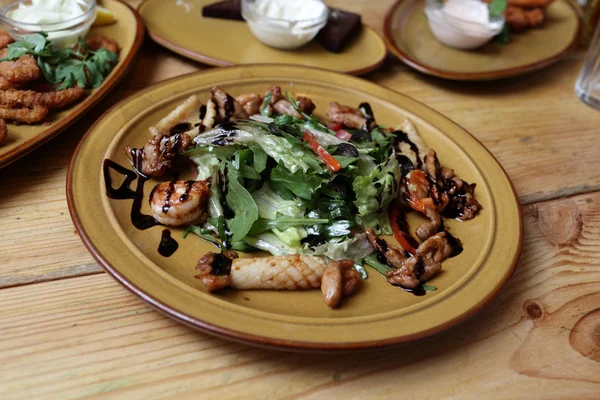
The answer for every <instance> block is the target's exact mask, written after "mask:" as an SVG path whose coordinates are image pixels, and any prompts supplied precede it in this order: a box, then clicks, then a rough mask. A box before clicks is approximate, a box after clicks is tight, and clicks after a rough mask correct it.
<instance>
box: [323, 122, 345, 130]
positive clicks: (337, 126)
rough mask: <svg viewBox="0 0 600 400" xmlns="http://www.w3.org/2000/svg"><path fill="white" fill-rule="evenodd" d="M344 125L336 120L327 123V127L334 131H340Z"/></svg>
mask: <svg viewBox="0 0 600 400" xmlns="http://www.w3.org/2000/svg"><path fill="white" fill-rule="evenodd" d="M343 126H344V125H343V124H342V123H341V122H340V123H335V122H328V123H327V127H328V128H329V129H331V130H332V131H334V132H337V131H339V130H340V129H342V127H343Z"/></svg>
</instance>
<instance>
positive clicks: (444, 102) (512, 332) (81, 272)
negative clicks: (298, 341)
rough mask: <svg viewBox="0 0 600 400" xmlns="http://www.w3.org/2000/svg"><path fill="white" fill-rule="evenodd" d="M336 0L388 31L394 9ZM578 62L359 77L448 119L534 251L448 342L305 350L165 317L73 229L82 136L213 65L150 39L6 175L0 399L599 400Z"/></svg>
mask: <svg viewBox="0 0 600 400" xmlns="http://www.w3.org/2000/svg"><path fill="white" fill-rule="evenodd" d="M130 3H132V5H137V4H138V3H139V0H130ZM337 3H338V4H342V3H343V6H344V7H345V8H347V9H353V10H357V11H359V12H361V13H362V14H363V15H364V19H365V20H366V22H367V23H368V24H369V25H371V26H373V27H375V28H377V29H379V30H380V31H381V24H382V21H383V15H384V13H385V11H386V9H387V7H388V6H389V5H390V3H391V0H377V1H375V0H373V1H370V2H362V1H361V0H352V1H345V2H343V1H342V0H339V1H338V2H337ZM582 59H583V53H582V52H578V53H576V54H575V55H573V56H571V57H570V58H567V59H565V60H563V61H562V62H560V63H558V64H557V65H555V66H553V67H551V68H548V69H546V70H544V71H541V72H538V73H534V74H531V75H527V76H525V77H521V78H515V79H510V80H505V81H501V82H491V83H459V82H446V81H441V80H437V79H433V78H429V77H426V76H423V75H420V74H418V73H416V72H414V71H412V70H410V69H408V68H407V67H405V66H403V65H402V64H401V63H400V62H398V61H394V60H388V62H386V64H385V65H384V66H383V68H382V69H381V70H379V71H377V72H374V73H371V74H369V75H367V76H366V79H369V80H371V81H375V82H377V83H379V84H382V85H384V86H388V87H390V88H393V89H395V90H398V91H401V92H403V93H406V94H407V95H409V96H412V97H414V98H416V99H417V100H420V101H422V102H424V103H426V104H429V105H430V106H431V107H433V108H435V109H437V110H439V111H440V112H442V113H443V114H445V115H447V116H448V117H449V118H451V119H453V120H455V121H457V122H458V123H460V124H461V125H463V126H464V127H465V128H466V129H467V130H469V131H470V132H472V133H473V134H474V135H475V136H477V137H478V138H479V139H480V140H482V141H483V143H484V144H485V145H486V146H487V147H488V148H489V149H490V150H491V151H492V153H494V155H495V156H496V157H497V158H498V159H499V160H500V162H501V163H502V165H503V166H504V167H505V168H506V170H507V171H508V174H509V175H510V177H511V179H512V180H513V182H514V184H515V186H516V188H517V191H518V193H519V196H520V199H521V202H522V203H523V211H524V218H525V243H524V248H523V254H522V256H521V261H520V264H519V266H518V268H517V270H516V272H515V275H514V277H513V278H512V279H511V280H510V282H509V283H508V285H507V286H506V287H505V288H504V290H502V292H501V293H500V294H499V295H498V297H497V298H496V299H495V300H494V301H493V302H492V303H491V304H490V305H488V306H487V307H486V308H485V309H484V310H483V311H481V312H480V313H479V314H478V315H476V316H475V317H473V318H471V319H470V320H468V321H467V322H465V323H463V324H461V325H459V326H457V327H455V328H453V329H450V330H449V331H447V332H445V333H442V334H438V335H435V336H433V337H431V338H428V339H425V340H421V341H417V342H414V343H410V344H406V345H403V346H401V347H397V348H395V349H392V350H389V349H388V350H385V351H378V352H364V353H358V354H348V355H336V356H331V355H307V354H292V353H281V352H276V351H267V350H261V349H257V348H252V347H247V346H244V345H240V344H235V343H231V342H228V341H224V340H221V339H218V338H215V337H211V336H208V335H205V334H202V333H198V332H196V331H193V330H191V329H189V328H186V327H185V326H182V325H180V324H178V323H175V322H173V321H171V320H170V319H168V318H166V317H164V316H162V315H160V314H158V313H157V312H155V311H153V310H151V309H150V308H149V307H148V306H147V305H146V304H144V303H143V302H142V301H141V300H139V299H138V298H137V297H135V296H134V295H132V294H131V293H130V292H128V291H127V290H126V289H124V288H123V287H122V286H121V285H119V284H118V283H117V282H116V281H115V280H114V279H112V278H111V277H110V276H109V275H107V274H106V273H104V272H103V270H101V269H100V267H99V266H98V265H97V264H96V263H95V262H94V260H93V259H92V257H91V256H90V254H89V253H88V251H87V250H86V248H85V247H84V246H83V245H82V243H81V240H80V239H79V236H78V235H77V233H76V232H75V229H74V227H73V224H72V222H71V219H70V217H69V213H68V211H67V202H66V198H65V176H66V172H67V166H68V163H69V160H70V158H71V155H72V153H73V150H74V148H75V146H76V144H77V142H78V141H79V139H80V138H81V137H82V135H83V134H84V132H85V131H86V130H87V129H88V127H89V126H90V125H91V124H92V123H93V122H94V120H95V119H96V118H97V117H98V116H99V115H101V114H102V112H103V111H104V110H106V109H107V108H108V107H109V106H111V105H112V104H114V103H116V102H117V101H118V100H120V99H122V98H124V97H125V96H126V95H128V94H130V93H133V92H134V91H136V90H138V89H141V88H143V87H147V86H149V85H151V84H153V83H156V82H159V81H162V80H164V79H166V78H169V77H172V76H177V75H181V74H184V73H188V72H192V71H197V70H200V69H203V68H205V67H203V66H201V65H199V64H195V63H193V62H190V61H187V60H185V59H183V58H180V57H178V56H175V55H174V54H172V53H170V52H168V51H167V50H164V49H162V48H161V47H159V46H158V45H156V44H154V43H152V42H151V41H150V40H146V43H145V44H144V48H143V51H142V54H141V57H140V60H139V62H138V64H137V67H136V68H134V70H133V72H132V73H131V74H130V76H129V77H127V78H126V79H124V82H123V84H122V85H121V86H120V87H119V88H118V89H117V90H115V92H114V93H113V94H112V95H111V96H110V97H109V98H108V99H107V100H106V101H104V102H103V103H102V104H99V105H98V106H97V107H96V108H95V110H93V111H92V112H90V113H89V114H88V115H87V116H86V117H85V118H84V120H83V121H81V122H79V123H78V124H77V125H75V126H74V127H72V128H71V129H69V130H68V131H66V132H65V133H63V134H62V135H61V136H60V137H58V138H57V139H55V140H53V141H52V142H50V143H48V144H46V145H44V146H43V147H41V148H40V149H38V150H36V151H35V152H33V153H31V154H30V155H28V156H26V157H25V158H23V159H21V160H19V161H17V162H15V163H14V164H12V165H10V166H8V167H6V168H4V169H2V170H0V187H1V188H2V196H1V197H0V226H1V227H2V233H1V234H0V271H1V274H0V287H1V288H2V289H1V290H0V398H2V399H12V398H27V399H34V398H35V399H39V398H49V399H71V398H79V397H85V396H90V397H94V396H96V397H106V398H127V399H132V398H144V399H153V398H159V397H160V398H163V397H171V396H176V397H182V398H193V399H196V398H202V397H206V398H244V399H246V398H269V399H272V398H282V397H284V398H303V399H308V398H310V399H330V398H364V399H384V398H385V399H396V398H402V397H404V396H407V397H410V398H413V397H414V398H419V399H429V398H432V399H440V398H457V399H465V398H486V399H487V398H493V399H517V398H526V399H537V398H544V399H566V398H578V399H587V398H589V399H592V398H595V399H598V398H600V172H599V171H600V112H597V111H594V110H592V109H591V108H589V107H587V106H585V105H584V104H583V103H581V102H580V101H579V100H578V99H577V98H576V97H575V95H574V94H573V84H574V81H575V78H576V76H577V73H578V71H579V69H580V68H581V64H582Z"/></svg>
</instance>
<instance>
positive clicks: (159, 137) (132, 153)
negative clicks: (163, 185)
mask: <svg viewBox="0 0 600 400" xmlns="http://www.w3.org/2000/svg"><path fill="white" fill-rule="evenodd" d="M150 131H151V132H152V134H153V136H152V138H151V139H150V140H148V142H146V144H145V145H144V147H143V148H142V149H134V148H132V147H131V146H125V149H124V150H125V154H127V157H128V158H129V160H130V161H131V164H132V165H133V166H134V167H135V168H136V170H138V172H140V173H142V174H143V175H145V176H147V177H154V178H158V177H161V176H163V175H164V174H165V172H166V171H167V170H169V169H171V168H172V167H173V165H174V163H175V160H176V158H177V156H178V155H179V153H181V152H182V151H184V150H185V149H187V148H188V147H189V146H190V144H191V143H192V139H191V137H190V136H189V135H187V134H186V133H177V134H175V135H173V136H170V134H163V133H161V132H160V131H159V130H158V129H156V128H150Z"/></svg>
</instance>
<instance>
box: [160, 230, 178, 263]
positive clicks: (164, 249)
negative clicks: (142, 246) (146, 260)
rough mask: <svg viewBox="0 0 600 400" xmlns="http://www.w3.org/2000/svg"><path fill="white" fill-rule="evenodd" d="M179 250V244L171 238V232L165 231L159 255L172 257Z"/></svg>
mask: <svg viewBox="0 0 600 400" xmlns="http://www.w3.org/2000/svg"><path fill="white" fill-rule="evenodd" d="M178 248H179V243H177V241H176V240H175V239H173V238H172V237H171V231H170V230H168V229H163V231H162V237H161V239H160V243H159V244H158V253H159V254H160V255H161V256H163V257H171V256H172V255H173V253H175V251H176V250H177V249H178Z"/></svg>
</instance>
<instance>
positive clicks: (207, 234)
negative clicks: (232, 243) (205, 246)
mask: <svg viewBox="0 0 600 400" xmlns="http://www.w3.org/2000/svg"><path fill="white" fill-rule="evenodd" d="M190 233H193V234H194V235H196V236H200V237H201V238H202V239H204V240H206V241H207V242H209V243H211V244H213V245H214V246H216V247H217V248H219V249H220V248H221V243H220V242H219V241H218V240H217V238H216V237H215V236H214V235H213V233H212V231H210V230H208V229H204V228H201V227H199V226H196V225H190V226H188V227H187V228H186V230H185V231H184V232H183V238H184V239H185V238H186V237H187V236H188V235H189V234H190Z"/></svg>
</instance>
